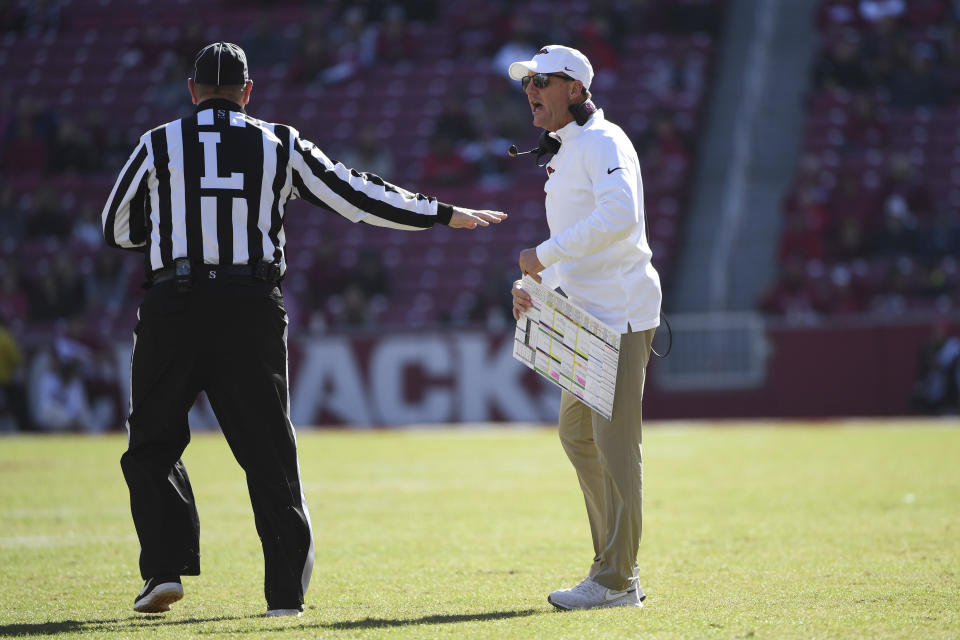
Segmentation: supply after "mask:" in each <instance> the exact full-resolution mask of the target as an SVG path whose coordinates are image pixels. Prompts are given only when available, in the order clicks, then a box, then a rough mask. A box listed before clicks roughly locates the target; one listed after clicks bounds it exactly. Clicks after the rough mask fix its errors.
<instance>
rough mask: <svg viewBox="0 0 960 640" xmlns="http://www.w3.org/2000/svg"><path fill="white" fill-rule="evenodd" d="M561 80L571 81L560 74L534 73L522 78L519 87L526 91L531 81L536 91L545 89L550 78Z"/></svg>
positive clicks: (568, 77) (566, 76)
mask: <svg viewBox="0 0 960 640" xmlns="http://www.w3.org/2000/svg"><path fill="white" fill-rule="evenodd" d="M551 77H553V78H563V79H564V80H573V78H571V77H570V76H568V75H565V74H562V73H535V74H534V75H532V76H524V77H523V78H521V79H520V86H521V87H523V90H524V91H526V90H527V87H528V86H529V85H530V81H531V80H533V86H535V87H536V88H537V89H545V88H546V87H547V85H548V84H550V78H551Z"/></svg>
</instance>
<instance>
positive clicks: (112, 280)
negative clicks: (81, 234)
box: [83, 251, 130, 314]
mask: <svg viewBox="0 0 960 640" xmlns="http://www.w3.org/2000/svg"><path fill="white" fill-rule="evenodd" d="M129 280H130V273H129V271H128V270H127V268H126V263H125V262H124V260H123V259H122V257H121V256H120V254H119V253H117V252H115V251H111V252H107V251H98V252H97V253H96V254H95V255H94V258H93V269H92V270H91V271H90V273H88V274H87V275H86V276H85V277H84V283H83V284H84V294H85V298H86V304H87V306H88V307H89V308H91V309H99V310H102V311H104V312H106V313H110V314H116V313H117V312H119V311H120V309H121V308H122V306H123V302H124V300H125V298H126V293H127V283H128V282H129Z"/></svg>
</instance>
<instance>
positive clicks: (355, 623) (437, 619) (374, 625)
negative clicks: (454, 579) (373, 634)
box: [304, 609, 543, 629]
mask: <svg viewBox="0 0 960 640" xmlns="http://www.w3.org/2000/svg"><path fill="white" fill-rule="evenodd" d="M536 613H543V612H542V611H538V610H536V609H523V610H520V611H489V612H487V613H452V614H448V615H442V614H441V615H433V616H423V617H422V618H407V619H400V620H392V619H390V618H364V619H363V620H347V621H344V622H328V623H326V624H317V625H312V626H315V627H323V628H325V629H383V628H387V627H407V626H411V625H417V624H450V623H452V622H483V621H484V620H506V619H508V618H522V617H525V616H532V615H534V614H536ZM310 626H311V625H304V627H310Z"/></svg>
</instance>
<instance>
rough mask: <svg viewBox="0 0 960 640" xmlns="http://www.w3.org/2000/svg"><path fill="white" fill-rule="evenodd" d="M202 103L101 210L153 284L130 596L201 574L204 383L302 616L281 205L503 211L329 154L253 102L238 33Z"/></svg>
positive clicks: (203, 65) (197, 98) (470, 217)
mask: <svg viewBox="0 0 960 640" xmlns="http://www.w3.org/2000/svg"><path fill="white" fill-rule="evenodd" d="M187 85H188V87H189V90H190V95H191V97H192V98H193V103H194V104H196V105H197V108H196V113H195V114H194V115H191V116H189V117H186V118H182V119H180V120H175V121H173V122H169V123H167V124H164V125H161V126H159V127H157V128H155V129H153V130H151V131H148V132H147V133H145V134H144V135H143V136H142V137H141V138H140V143H139V144H138V145H137V147H136V149H135V150H134V151H133V154H132V155H131V156H130V159H129V160H128V161H127V163H126V165H125V166H124V167H123V170H122V171H121V172H120V176H119V178H118V179H117V182H116V184H115V185H114V187H113V190H112V191H111V193H110V197H109V199H108V200H107V203H106V206H105V207H104V209H103V234H104V238H105V239H106V242H107V244H108V245H110V246H112V247H118V248H121V249H132V250H136V251H141V252H143V253H144V259H145V263H146V271H147V274H148V277H147V284H146V286H147V293H146V295H145V297H144V300H143V303H142V304H141V305H140V309H139V312H138V322H137V326H136V329H135V330H134V348H133V358H132V364H131V396H130V417H129V419H128V420H127V423H126V427H127V431H128V434H129V446H128V448H127V451H126V452H125V453H124V454H123V457H122V458H121V466H122V468H123V474H124V477H125V479H126V482H127V486H128V487H129V489H130V508H131V511H132V514H133V521H134V525H135V526H136V530H137V536H138V537H139V539H140V572H141V575H142V577H143V579H144V581H145V584H144V586H143V590H142V591H141V592H140V594H139V595H138V596H137V597H136V599H135V601H134V606H133V609H134V611H138V612H140V613H158V612H162V611H167V610H169V608H170V604H171V603H173V602H176V601H177V600H179V599H181V598H182V597H183V586H182V583H181V581H180V577H181V576H183V575H198V574H199V573H200V544H199V534H200V524H199V518H198V516H197V509H196V504H195V503H194V498H193V491H192V489H191V487H190V480H189V478H188V476H187V471H186V468H185V467H184V464H183V461H182V460H181V459H180V456H181V455H182V453H183V451H184V449H185V448H186V446H187V443H188V442H189V441H190V429H189V426H188V424H187V413H188V411H189V409H190V407H191V405H192V404H193V402H194V400H195V399H196V397H197V395H198V394H199V393H200V392H201V391H205V392H206V393H207V397H208V398H209V400H210V405H211V406H212V408H213V411H214V413H215V414H216V416H217V420H218V421H219V422H220V427H221V429H222V430H223V434H224V436H225V437H226V439H227V442H228V443H229V445H230V448H231V450H232V451H233V454H234V456H235V457H236V459H237V462H239V463H240V466H241V467H243V470H244V471H245V472H246V476H247V487H248V489H249V492H250V501H251V503H252V506H253V512H254V518H255V522H256V527H257V533H258V534H259V536H260V541H261V543H262V546H263V555H264V565H265V571H264V574H265V575H264V592H265V595H266V600H267V615H268V616H283V615H295V616H299V615H300V613H301V612H302V610H303V596H304V593H305V592H306V590H307V585H308V583H309V581H310V573H311V571H312V568H313V536H312V533H311V528H310V515H309V513H308V512H307V505H306V501H305V499H304V496H303V488H302V486H301V484H300V473H299V466H298V462H297V443H296V435H295V433H294V429H293V425H292V424H291V423H290V412H289V396H288V381H287V316H286V312H285V311H284V306H283V295H282V293H281V286H280V283H281V281H282V280H283V277H284V274H285V272H286V268H287V260H286V252H285V249H284V229H283V221H284V207H285V205H286V203H287V202H288V201H289V200H291V199H293V198H297V197H300V198H304V199H305V200H308V201H309V202H311V203H313V204H315V205H317V206H319V207H322V208H324V209H329V210H331V211H334V212H336V213H339V214H340V215H342V216H344V217H345V218H348V219H349V220H351V221H353V222H361V221H362V222H366V223H368V224H372V225H376V226H382V227H392V228H395V229H408V230H418V229H426V228H429V227H432V226H434V225H435V224H443V225H448V226H451V227H455V228H468V229H473V228H476V227H477V226H478V225H480V226H486V225H487V224H488V223H491V222H500V221H501V220H502V219H503V218H505V217H506V216H505V214H503V213H500V212H495V211H477V210H472V209H463V208H460V207H454V206H451V205H449V204H443V203H440V202H438V201H437V200H436V199H435V198H432V197H426V196H423V195H420V194H418V193H411V192H409V191H405V190H404V189H401V188H400V187H396V186H394V185H392V184H389V183H386V182H384V181H383V180H382V179H381V178H379V177H378V176H376V175H373V174H369V173H359V172H357V171H355V170H352V169H348V168H347V167H345V166H343V165H342V164H339V163H335V162H333V161H331V160H330V159H329V158H328V157H327V156H326V155H324V153H323V152H322V151H320V149H318V148H317V147H316V146H315V145H314V144H313V143H311V142H309V141H308V140H305V139H303V138H301V137H300V135H299V133H298V132H297V130H296V129H294V128H292V127H290V126H286V125H281V124H271V123H267V122H263V121H261V120H257V119H256V118H253V117H251V116H249V115H247V113H246V112H245V110H244V107H245V106H246V105H247V103H248V102H249V100H250V92H251V89H252V88H253V81H252V80H250V78H249V74H248V70H247V60H246V55H245V54H244V52H243V50H242V49H240V47H238V46H237V45H235V44H231V43H228V42H216V43H213V44H210V45H208V46H206V47H204V48H203V49H202V50H201V51H200V52H199V53H198V54H197V57H196V60H195V63H194V73H193V78H191V79H189V80H188V81H187Z"/></svg>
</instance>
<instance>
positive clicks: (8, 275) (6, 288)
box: [0, 259, 30, 323]
mask: <svg viewBox="0 0 960 640" xmlns="http://www.w3.org/2000/svg"><path fill="white" fill-rule="evenodd" d="M0 310H2V311H3V313H4V315H5V317H6V319H7V322H14V321H16V322H20V323H22V322H24V321H25V320H26V319H27V318H28V317H30V298H29V296H27V293H26V289H25V287H24V285H23V282H22V278H21V276H20V271H19V270H18V269H17V265H16V263H15V262H14V261H13V260H12V259H11V260H5V261H0Z"/></svg>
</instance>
